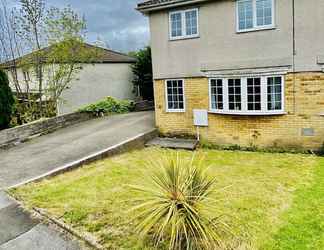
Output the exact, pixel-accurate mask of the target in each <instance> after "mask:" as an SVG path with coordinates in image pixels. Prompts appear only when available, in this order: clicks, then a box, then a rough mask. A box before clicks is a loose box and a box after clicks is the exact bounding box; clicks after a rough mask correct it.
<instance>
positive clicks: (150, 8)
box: [136, 0, 210, 14]
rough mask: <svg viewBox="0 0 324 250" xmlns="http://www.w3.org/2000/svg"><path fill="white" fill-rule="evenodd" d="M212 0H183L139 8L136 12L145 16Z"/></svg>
mask: <svg viewBox="0 0 324 250" xmlns="http://www.w3.org/2000/svg"><path fill="white" fill-rule="evenodd" d="M208 1H210V0H191V1H188V0H181V1H178V2H169V3H168V2H166V3H160V4H154V5H149V6H143V7H137V8H136V10H138V11H140V12H142V13H143V14H148V13H149V12H152V11H158V10H163V9H169V8H174V7H180V6H186V5H190V4H196V3H202V2H208Z"/></svg>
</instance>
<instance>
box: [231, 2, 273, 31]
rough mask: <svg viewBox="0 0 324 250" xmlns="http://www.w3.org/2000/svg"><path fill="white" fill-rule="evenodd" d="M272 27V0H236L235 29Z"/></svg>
mask: <svg viewBox="0 0 324 250" xmlns="http://www.w3.org/2000/svg"><path fill="white" fill-rule="evenodd" d="M273 27H274V0H237V31H238V32H244V31H252V30H258V29H268V28H273Z"/></svg>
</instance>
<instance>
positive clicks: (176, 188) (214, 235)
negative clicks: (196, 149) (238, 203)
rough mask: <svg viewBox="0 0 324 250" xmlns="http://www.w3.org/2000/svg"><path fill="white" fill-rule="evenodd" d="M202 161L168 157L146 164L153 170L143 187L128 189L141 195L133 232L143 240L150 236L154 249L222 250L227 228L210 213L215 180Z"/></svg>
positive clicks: (193, 158)
mask: <svg viewBox="0 0 324 250" xmlns="http://www.w3.org/2000/svg"><path fill="white" fill-rule="evenodd" d="M202 163H203V161H202V160H200V161H197V160H195V157H194V156H193V157H192V158H191V159H184V158H182V157H180V156H179V154H173V155H172V154H171V155H169V156H168V157H167V158H166V159H162V160H157V161H155V162H150V163H149V164H151V166H150V168H151V169H152V168H153V169H154V170H153V172H152V174H151V176H146V177H145V179H148V183H147V185H145V186H131V187H132V189H134V190H136V191H137V192H140V193H142V199H140V201H139V204H138V205H137V206H136V207H134V208H133V209H132V212H134V211H135V212H136V213H135V214H136V216H135V220H134V221H135V223H136V230H137V232H138V233H139V235H140V236H142V237H143V238H145V237H147V236H153V240H154V243H155V245H156V246H157V245H158V244H159V243H161V242H168V246H169V249H170V250H171V249H172V250H173V249H179V250H182V249H219V248H224V245H223V241H222V237H223V236H224V233H226V232H228V226H227V225H226V224H225V223H223V222H221V220H220V218H221V216H219V215H217V214H215V213H214V209H213V206H212V204H214V200H212V199H211V196H212V193H213V191H214V184H215V182H216V179H215V178H212V177H210V176H209V175H208V174H207V172H206V168H204V167H203V166H202Z"/></svg>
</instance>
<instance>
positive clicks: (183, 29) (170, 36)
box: [169, 8, 199, 41]
mask: <svg viewBox="0 0 324 250" xmlns="http://www.w3.org/2000/svg"><path fill="white" fill-rule="evenodd" d="M191 11H196V14H197V34H193V35H187V34H186V33H187V32H186V12H191ZM172 14H181V23H182V25H181V28H182V31H181V33H182V35H181V36H172V20H171V15H172ZM197 37H199V9H198V8H194V9H186V10H179V11H171V12H169V39H170V40H171V41H172V40H180V39H190V38H197Z"/></svg>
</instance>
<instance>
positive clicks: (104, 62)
mask: <svg viewBox="0 0 324 250" xmlns="http://www.w3.org/2000/svg"><path fill="white" fill-rule="evenodd" d="M84 46H85V48H86V49H89V50H93V49H96V51H97V54H98V56H97V58H94V59H91V62H88V63H82V66H81V67H82V69H81V71H80V72H78V74H77V76H76V77H74V79H73V80H72V82H71V83H70V84H69V86H68V87H67V88H66V89H65V90H64V91H63V93H62V96H61V98H60V100H59V101H58V103H57V114H58V115H62V114H67V113H71V112H75V111H77V110H78V109H79V108H81V107H84V106H86V105H88V104H91V103H94V102H96V101H98V100H100V99H102V98H104V97H107V96H112V97H114V98H117V99H127V100H133V99H134V98H135V95H134V93H133V83H132V80H133V73H132V69H131V65H132V64H133V63H135V62H136V59H135V58H133V57H130V56H128V55H126V54H122V53H119V52H116V51H113V50H110V49H106V48H101V47H97V46H94V45H90V44H84ZM43 50H44V51H46V52H45V54H46V53H47V51H48V50H50V47H48V48H44V49H43ZM30 56H31V54H28V55H25V56H24V57H22V58H19V59H18V60H17V61H19V60H23V59H24V58H28V57H30ZM3 66H4V67H5V68H7V69H9V67H10V66H12V65H11V63H10V62H9V63H5V64H3ZM8 75H9V78H11V74H10V73H9V74H8ZM11 79H12V78H11ZM18 79H19V80H20V82H28V85H27V84H24V85H22V87H23V88H26V86H28V90H27V89H24V90H23V91H25V92H27V91H28V93H29V94H33V95H36V96H37V94H38V93H39V90H38V84H37V83H36V81H35V74H34V73H32V72H30V71H28V70H25V69H19V70H18ZM33 79H34V80H33ZM46 85H47V82H46V75H44V86H45V89H46ZM11 87H12V89H13V91H15V87H14V84H13V81H12V80H11ZM43 99H45V97H44V98H43Z"/></svg>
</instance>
